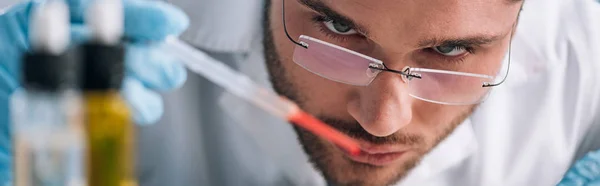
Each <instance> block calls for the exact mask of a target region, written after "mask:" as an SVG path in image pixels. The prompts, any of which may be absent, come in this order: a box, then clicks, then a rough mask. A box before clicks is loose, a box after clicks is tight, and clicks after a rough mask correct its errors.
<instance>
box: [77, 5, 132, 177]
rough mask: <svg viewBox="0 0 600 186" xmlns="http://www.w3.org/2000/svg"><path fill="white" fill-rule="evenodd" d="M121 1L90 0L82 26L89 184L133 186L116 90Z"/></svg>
mask: <svg viewBox="0 0 600 186" xmlns="http://www.w3.org/2000/svg"><path fill="white" fill-rule="evenodd" d="M121 3H122V2H121V0H94V1H92V4H91V5H90V7H89V8H88V10H87V12H86V13H87V14H86V20H85V21H86V24H87V26H88V27H89V28H90V30H91V32H92V39H91V41H89V42H88V43H85V44H84V45H83V46H82V49H83V56H84V57H83V62H84V70H83V71H84V73H83V74H84V75H83V91H84V97H85V118H86V122H85V124H86V127H87V128H86V130H87V137H88V149H89V150H88V180H89V185H90V186H135V185H137V181H136V177H135V170H134V167H135V159H134V157H135V154H134V153H135V144H134V139H135V138H134V135H135V133H134V132H135V131H134V129H135V128H134V126H133V125H132V122H131V119H130V112H129V110H128V106H127V105H126V103H125V101H124V99H123V98H122V97H121V96H120V94H119V90H120V89H121V85H122V82H123V77H124V73H125V64H124V62H125V46H124V45H123V43H122V42H121V38H122V33H123V25H124V22H123V5H122V4H121Z"/></svg>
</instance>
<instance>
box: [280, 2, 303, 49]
mask: <svg viewBox="0 0 600 186" xmlns="http://www.w3.org/2000/svg"><path fill="white" fill-rule="evenodd" d="M281 12H282V14H283V15H282V16H281V17H282V18H283V30H284V31H285V35H286V36H287V38H288V39H290V41H292V42H293V43H294V44H296V45H298V46H301V47H304V48H308V45H307V44H306V43H299V42H297V41H295V40H294V39H292V37H291V36H290V34H289V33H288V31H287V26H285V0H282V1H281Z"/></svg>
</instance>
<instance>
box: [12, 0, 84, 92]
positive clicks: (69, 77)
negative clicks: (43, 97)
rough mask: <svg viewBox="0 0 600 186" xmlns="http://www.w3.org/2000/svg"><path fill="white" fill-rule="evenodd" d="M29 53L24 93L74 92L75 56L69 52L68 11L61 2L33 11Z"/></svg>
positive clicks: (24, 62) (76, 76)
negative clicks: (27, 91)
mask: <svg viewBox="0 0 600 186" xmlns="http://www.w3.org/2000/svg"><path fill="white" fill-rule="evenodd" d="M30 24H31V25H30V28H31V29H30V32H29V34H30V36H29V38H30V43H31V48H32V51H31V52H28V53H25V54H24V56H23V63H22V65H23V66H22V72H23V85H24V87H25V88H26V89H38V90H44V91H56V90H60V89H66V88H76V87H77V85H78V80H79V72H80V71H79V69H78V68H79V66H78V64H77V61H78V60H77V53H76V52H75V51H74V50H70V49H69V48H68V44H69V42H70V39H69V9H68V7H67V5H66V4H64V2H62V1H49V2H47V3H46V4H44V5H42V6H40V7H38V8H36V9H35V10H34V13H33V14H32V17H31V21H30Z"/></svg>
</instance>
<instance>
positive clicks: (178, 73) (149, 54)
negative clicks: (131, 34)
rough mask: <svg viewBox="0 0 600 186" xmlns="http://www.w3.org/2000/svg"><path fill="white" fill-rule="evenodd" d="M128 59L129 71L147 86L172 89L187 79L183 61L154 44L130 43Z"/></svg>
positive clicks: (157, 88)
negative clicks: (177, 59)
mask: <svg viewBox="0 0 600 186" xmlns="http://www.w3.org/2000/svg"><path fill="white" fill-rule="evenodd" d="M126 59H127V71H128V72H129V73H131V74H132V77H135V78H136V79H138V80H140V81H141V82H142V83H143V85H144V86H146V87H147V88H151V89H156V90H163V91H164V90H172V89H176V88H179V87H181V86H182V85H183V84H184V83H185V80H186V79H187V71H186V70H185V67H184V66H183V65H182V63H180V62H178V61H176V59H175V58H174V57H173V56H172V55H170V54H168V53H165V52H164V51H161V50H160V48H157V47H155V46H153V45H140V44H132V45H129V47H128V51H127V56H126Z"/></svg>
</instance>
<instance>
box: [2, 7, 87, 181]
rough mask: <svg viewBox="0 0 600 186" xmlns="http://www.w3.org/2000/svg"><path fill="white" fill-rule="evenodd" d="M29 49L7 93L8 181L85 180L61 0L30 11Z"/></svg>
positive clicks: (73, 59) (74, 69) (74, 64)
mask: <svg viewBox="0 0 600 186" xmlns="http://www.w3.org/2000/svg"><path fill="white" fill-rule="evenodd" d="M30 18H31V20H30V23H31V25H29V27H30V29H29V30H30V32H29V39H30V43H31V52H28V53H25V54H24V56H23V58H22V60H23V61H22V66H21V72H22V74H21V75H22V80H21V82H22V85H23V87H20V88H19V89H17V90H16V92H15V93H14V94H13V96H12V97H11V102H10V109H11V110H10V113H11V128H12V130H11V131H12V137H13V158H14V160H13V179H14V180H13V183H14V184H13V185H15V186H63V185H65V186H79V185H84V184H85V183H86V180H85V171H86V169H85V157H84V156H85V148H84V147H85V145H86V143H85V139H86V138H85V136H84V134H85V132H84V128H83V118H82V114H83V113H82V112H81V109H82V108H81V104H82V102H81V101H82V100H81V94H80V92H79V91H78V88H79V87H78V80H79V78H80V77H79V76H78V75H79V72H80V71H79V69H78V68H79V67H78V62H79V61H78V59H77V53H76V52H75V50H73V49H72V48H69V46H68V45H69V42H70V39H69V12H68V7H67V5H66V4H65V3H64V2H63V1H61V0H51V1H47V2H46V3H44V4H41V5H40V6H38V7H35V10H34V12H33V14H32V16H31V17H30Z"/></svg>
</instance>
